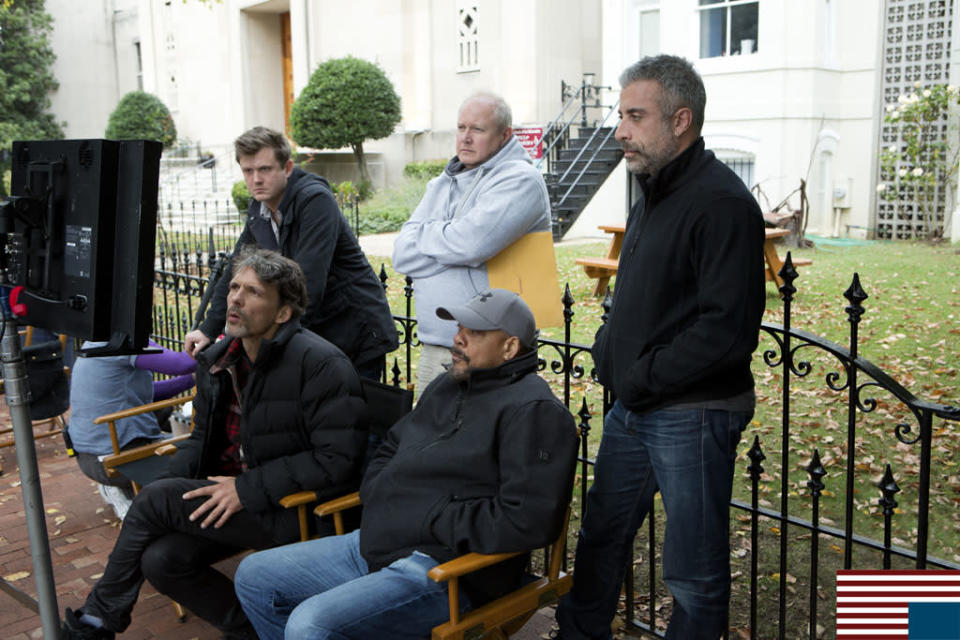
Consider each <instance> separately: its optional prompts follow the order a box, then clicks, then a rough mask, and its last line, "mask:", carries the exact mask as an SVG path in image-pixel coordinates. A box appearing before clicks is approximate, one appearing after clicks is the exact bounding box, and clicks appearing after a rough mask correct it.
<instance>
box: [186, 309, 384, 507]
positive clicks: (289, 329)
mask: <svg viewBox="0 0 960 640" xmlns="http://www.w3.org/2000/svg"><path fill="white" fill-rule="evenodd" d="M234 339H239V338H233V339H230V338H228V339H225V340H221V341H220V342H217V343H215V344H213V345H211V346H210V347H208V348H207V349H204V350H203V351H202V352H201V353H200V357H199V358H198V360H199V362H198V364H197V397H196V400H195V401H194V407H195V408H196V420H195V423H194V429H193V432H192V433H191V434H190V437H189V438H187V440H185V441H184V442H183V443H181V444H180V445H178V448H177V453H176V454H174V456H173V458H172V459H171V461H170V467H169V469H168V475H170V476H174V477H186V478H205V477H207V476H209V475H211V474H213V473H214V472H215V471H216V469H217V460H218V457H219V455H220V453H221V452H222V451H223V449H224V447H225V446H226V435H225V430H224V413H225V412H226V411H227V410H228V400H229V398H228V397H227V395H228V394H230V393H231V392H232V388H233V387H232V382H231V380H230V374H229V373H228V372H227V371H225V370H224V371H220V372H219V373H216V374H212V375H211V373H210V368H211V366H212V365H213V364H214V363H216V362H217V360H218V359H219V358H220V357H221V356H222V355H223V354H224V352H225V351H226V349H227V347H228V345H229V344H230V342H231V341H232V340H234ZM241 393H242V395H243V398H242V411H243V417H242V419H241V420H242V421H241V426H240V437H241V446H242V448H243V454H244V462H245V463H246V465H247V470H246V471H244V472H243V473H241V474H240V475H239V476H237V480H236V487H237V494H238V496H239V497H240V502H241V504H243V507H244V509H247V510H249V511H252V512H256V513H260V514H264V515H270V513H271V512H275V511H278V510H281V509H282V508H281V507H280V505H279V502H280V499H281V498H283V497H284V496H286V495H288V494H291V493H295V492H297V491H316V492H317V494H318V495H319V496H320V498H333V497H336V496H340V495H343V494H346V493H349V492H350V491H354V490H355V489H356V486H357V483H358V482H359V479H360V478H359V477H360V463H361V461H362V460H363V452H364V448H365V445H366V441H367V432H366V424H367V407H366V403H365V402H364V401H363V396H362V392H361V389H360V378H358V377H357V373H356V371H355V370H354V368H353V366H352V365H351V364H350V361H349V360H347V358H346V356H344V355H343V353H341V352H340V350H339V349H337V348H336V347H335V346H333V345H332V344H330V343H329V342H327V341H326V340H324V339H323V338H321V337H319V336H317V335H316V334H314V333H311V332H310V331H307V330H305V329H303V328H301V327H300V323H299V322H298V321H296V320H292V321H290V322H287V323H286V324H284V325H282V326H281V327H280V329H279V330H278V331H277V334H276V335H275V336H274V337H273V339H272V340H265V341H263V343H261V345H260V351H259V353H258V354H257V359H256V360H255V361H254V362H253V367H252V368H251V370H250V374H249V376H248V378H247V385H246V387H245V388H244V389H243V390H242V391H241ZM287 511H289V512H290V513H291V514H293V515H292V517H294V518H295V517H296V516H295V513H293V512H294V511H295V510H292V509H291V510H287Z"/></svg>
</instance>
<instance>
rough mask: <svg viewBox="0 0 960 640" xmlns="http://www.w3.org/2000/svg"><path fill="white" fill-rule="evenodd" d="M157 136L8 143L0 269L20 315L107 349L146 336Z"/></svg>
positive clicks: (142, 341)
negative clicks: (7, 189)
mask: <svg viewBox="0 0 960 640" xmlns="http://www.w3.org/2000/svg"><path fill="white" fill-rule="evenodd" d="M161 149H162V147H161V145H160V143H159V142H153V141H147V140H124V141H112V140H44V141H33V142H24V141H18V142H14V143H13V166H12V170H11V193H12V195H11V196H10V197H9V198H7V199H5V200H4V201H3V203H2V204H0V245H3V246H2V251H0V279H2V283H3V284H5V285H8V286H11V287H14V290H13V292H11V299H10V302H11V305H12V307H13V311H14V313H15V314H16V315H18V316H20V317H22V318H23V319H24V320H25V322H26V323H28V324H31V325H33V326H36V327H42V328H45V329H49V330H51V331H55V332H58V333H66V334H68V335H71V336H75V337H78V338H82V339H86V340H96V341H107V342H109V346H108V347H107V348H108V349H109V350H110V351H112V352H115V353H116V352H122V351H135V350H138V349H142V348H143V347H145V346H146V344H147V338H148V337H149V334H150V327H151V307H152V303H153V268H154V266H153V261H154V243H155V234H156V219H157V183H158V178H159V171H160V152H161Z"/></svg>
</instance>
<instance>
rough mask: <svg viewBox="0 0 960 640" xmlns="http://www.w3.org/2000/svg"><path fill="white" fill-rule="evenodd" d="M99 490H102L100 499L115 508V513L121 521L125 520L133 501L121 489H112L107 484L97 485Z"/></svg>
mask: <svg viewBox="0 0 960 640" xmlns="http://www.w3.org/2000/svg"><path fill="white" fill-rule="evenodd" d="M97 489H99V490H100V497H101V498H103V501H104V502H106V503H107V504H109V505H110V506H111V507H113V512H114V513H116V514H117V517H118V518H119V519H120V520H123V519H124V518H125V517H126V515H127V511H128V510H129V509H130V505H131V504H132V503H133V501H132V500H131V499H130V498H128V497H127V496H126V495H124V493H123V489H121V488H120V487H111V486H110V485H106V484H99V483H97Z"/></svg>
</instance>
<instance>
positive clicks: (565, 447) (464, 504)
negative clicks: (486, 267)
mask: <svg viewBox="0 0 960 640" xmlns="http://www.w3.org/2000/svg"><path fill="white" fill-rule="evenodd" d="M436 313H437V315H438V316H440V317H441V318H446V319H452V320H456V321H457V323H458V331H457V334H456V337H455V338H454V341H453V348H452V349H451V353H452V356H453V364H452V366H451V367H450V368H449V370H448V372H447V375H442V376H440V377H439V378H437V379H435V380H434V381H433V382H432V383H431V384H430V385H429V386H428V387H427V389H426V390H425V391H424V393H423V395H422V396H421V398H420V401H419V402H418V404H417V406H416V408H414V410H413V411H412V412H411V413H409V414H407V415H406V416H405V417H404V418H402V419H401V420H400V421H398V422H397V423H396V424H395V425H394V426H393V428H391V429H390V431H389V432H388V433H387V436H386V438H385V439H384V442H383V444H382V445H381V446H380V448H379V449H378V450H377V453H376V455H375V456H374V458H373V460H372V462H371V463H370V466H369V468H368V469H367V472H366V475H365V476H364V479H363V484H362V486H361V488H360V497H361V500H362V502H363V515H362V520H361V525H360V529H359V530H357V531H354V532H353V533H349V534H347V535H343V536H335V537H328V538H323V539H320V540H312V541H309V542H302V543H298V544H293V545H287V546H284V547H278V548H275V549H272V550H269V551H262V552H259V553H254V554H252V555H250V556H248V557H247V558H245V559H244V560H243V562H242V563H241V564H240V567H239V569H238V570H237V573H236V576H235V579H234V583H235V585H236V590H237V595H238V596H239V598H240V602H241V604H242V605H243V609H244V611H245V612H246V613H247V615H248V616H249V618H250V620H251V622H252V623H253V625H254V627H255V628H256V630H257V633H258V634H259V635H260V637H261V638H282V637H284V634H286V637H287V638H359V637H364V638H423V637H426V636H429V635H430V630H431V628H433V627H434V626H436V625H438V624H441V623H442V622H444V621H445V620H446V619H447V614H448V604H447V591H446V586H445V585H443V584H438V583H435V582H433V581H432V580H430V579H429V578H428V577H427V572H428V571H429V570H430V569H432V568H433V567H434V566H436V565H437V564H440V563H443V562H446V561H448V560H451V559H453V558H455V557H457V556H459V555H462V554H464V553H468V552H479V553H500V552H511V551H524V550H528V549H532V548H536V547H540V546H544V545H546V544H549V543H550V542H552V541H553V540H555V539H556V537H557V535H559V532H560V527H561V526H562V520H563V516H564V512H565V509H566V505H567V503H568V502H569V499H570V491H571V481H572V477H573V468H574V464H575V461H576V453H577V436H576V427H575V423H574V420H573V416H572V415H571V414H570V412H569V411H568V410H567V409H566V408H565V407H564V406H563V404H562V403H561V402H560V401H558V400H557V399H556V397H555V396H554V395H553V393H551V391H550V389H549V387H548V386H547V383H546V382H544V381H543V380H542V379H541V378H540V377H539V376H537V374H536V369H537V356H536V340H537V334H538V332H537V330H536V326H535V323H534V318H533V314H532V313H531V312H530V309H529V307H527V305H526V303H524V302H523V300H521V299H520V297H519V296H517V295H516V294H514V293H512V292H510V291H506V290H503V289H494V290H492V291H487V292H484V293H481V294H479V295H477V296H476V297H474V298H473V299H472V300H470V301H469V302H467V304H465V305H463V306H459V307H452V306H451V307H448V308H443V307H441V308H438V309H437V310H436ZM526 563H527V556H526V555H525V554H521V555H519V556H516V557H514V558H512V559H510V560H507V561H506V562H503V563H500V564H498V565H494V566H492V567H489V568H487V569H484V570H481V571H478V572H476V573H474V574H472V575H471V576H470V577H469V578H465V579H463V580H462V582H461V588H462V592H461V603H463V606H464V608H465V609H466V608H473V607H477V606H480V605H482V604H484V603H485V602H488V601H489V600H492V599H494V598H497V597H499V596H500V595H503V594H505V593H507V592H509V591H511V590H513V589H515V588H517V587H518V586H519V585H520V582H521V580H522V578H523V572H524V567H525V565H526ZM464 592H465V593H464ZM464 596H466V597H464Z"/></svg>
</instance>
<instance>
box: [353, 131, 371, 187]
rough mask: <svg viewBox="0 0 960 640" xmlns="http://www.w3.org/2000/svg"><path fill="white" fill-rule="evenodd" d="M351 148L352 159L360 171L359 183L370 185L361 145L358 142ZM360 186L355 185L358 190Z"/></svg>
mask: <svg viewBox="0 0 960 640" xmlns="http://www.w3.org/2000/svg"><path fill="white" fill-rule="evenodd" d="M350 146H351V147H353V157H354V158H355V159H356V161H357V168H358V169H359V170H360V181H361V182H364V183H366V184H368V185H369V184H370V171H369V170H368V169H367V157H366V156H365V155H363V143H362V142H358V143H357V144H352V145H350ZM359 188H360V185H357V189H358V190H359Z"/></svg>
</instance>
